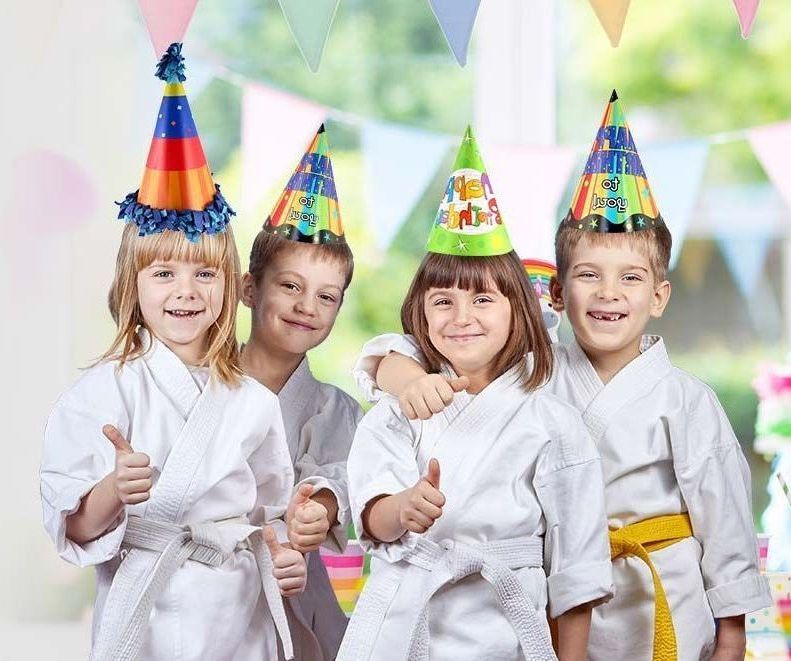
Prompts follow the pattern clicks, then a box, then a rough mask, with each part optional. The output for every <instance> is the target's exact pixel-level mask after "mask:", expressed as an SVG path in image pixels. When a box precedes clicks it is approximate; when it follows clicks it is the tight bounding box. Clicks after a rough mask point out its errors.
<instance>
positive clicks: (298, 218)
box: [264, 124, 346, 243]
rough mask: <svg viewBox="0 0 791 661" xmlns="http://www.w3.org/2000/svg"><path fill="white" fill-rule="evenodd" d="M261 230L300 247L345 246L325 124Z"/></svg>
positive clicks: (320, 128)
mask: <svg viewBox="0 0 791 661" xmlns="http://www.w3.org/2000/svg"><path fill="white" fill-rule="evenodd" d="M264 230H265V231H267V232H269V233H270V234H274V235H276V236H279V237H281V238H284V239H290V240H292V241H300V242H302V243H345V242H346V236H345V235H344V233H343V223H342V222H341V214H340V210H339V208H338V193H337V191H336V190H335V177H334V176H333V174H332V160H331V159H330V147H329V143H328V141H327V132H326V131H325V129H324V124H322V125H321V126H320V127H319V130H318V132H317V133H316V136H315V137H314V138H313V140H312V141H311V143H310V145H309V146H308V149H307V151H306V152H305V154H304V156H303V157H302V159H301V160H300V161H299V165H297V169H296V170H294V174H292V175H291V179H289V180H288V183H287V184H286V187H285V189H283V193H282V194H281V195H280V198H279V199H278V201H277V204H275V208H274V209H273V210H272V213H270V214H269V216H268V217H267V219H266V222H265V223H264Z"/></svg>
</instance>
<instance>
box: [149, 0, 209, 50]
mask: <svg viewBox="0 0 791 661" xmlns="http://www.w3.org/2000/svg"><path fill="white" fill-rule="evenodd" d="M138 4H139V5H140V12H141V13H142V14H143V19H144V20H145V22H146V27H147V28H148V34H149V35H150V37H151V43H152V44H153V45H154V53H155V55H156V56H157V57H158V58H159V57H162V55H163V54H164V52H165V51H166V50H167V49H168V46H170V44H172V43H175V42H182V41H184V34H185V33H186V32H187V26H188V25H189V24H190V21H191V20H192V15H193V14H194V13H195V5H197V4H198V0H138Z"/></svg>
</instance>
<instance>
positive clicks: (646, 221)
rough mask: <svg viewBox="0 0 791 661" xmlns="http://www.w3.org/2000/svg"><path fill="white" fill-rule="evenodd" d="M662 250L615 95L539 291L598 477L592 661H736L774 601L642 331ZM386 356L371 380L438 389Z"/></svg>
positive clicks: (658, 305) (690, 404)
mask: <svg viewBox="0 0 791 661" xmlns="http://www.w3.org/2000/svg"><path fill="white" fill-rule="evenodd" d="M670 241H671V240H670V233H669V232H668V230H667V228H666V226H665V224H664V221H663V220H662V217H661V216H660V215H659V213H658V211H657V210H656V207H655V205H654V202H653V198H652V197H651V194H650V189H649V188H648V182H647V180H646V179H645V175H644V173H643V170H642V165H641V163H640V158H639V155H638V154H637V151H636V149H635V147H634V142H633V141H632V138H631V133H630V132H629V129H628V126H627V125H626V121H625V119H624V116H623V111H622V110H621V107H620V102H619V101H618V97H617V95H616V94H615V92H613V95H612V98H611V100H610V103H609V105H608V107H607V110H606V112H605V116H604V121H603V122H602V127H601V128H600V129H599V133H598V135H597V137H596V140H595V142H594V145H593V150H592V151H591V155H590V157H589V159H588V163H587V166H586V169H585V173H584V175H583V177H582V180H581V182H580V185H579V186H578V188H577V192H576V194H575V196H574V200H573V202H572V207H571V210H570V212H569V214H568V216H567V217H566V219H565V220H564V222H563V223H562V224H561V226H560V228H559V230H558V233H557V237H556V243H555V245H556V257H557V264H558V276H557V279H556V280H555V281H554V282H553V285H552V291H553V298H554V301H553V307H554V308H555V309H558V310H565V312H566V313H567V315H568V318H569V321H570V323H571V326H572V329H573V330H574V341H573V342H572V343H571V345H570V346H568V347H560V346H559V347H557V349H556V352H555V357H556V361H557V362H556V369H555V373H554V376H553V379H552V381H551V383H550V388H551V389H552V391H553V392H555V393H556V394H557V395H559V396H560V397H561V398H563V399H564V400H566V401H568V402H570V403H571V404H573V405H574V406H575V408H577V409H578V410H579V411H580V412H581V413H582V417H583V420H584V421H585V423H586V425H587V427H588V429H589V430H590V432H591V434H592V436H593V440H594V441H595V442H596V444H597V446H598V448H599V451H600V452H601V455H602V462H603V468H604V480H605V497H606V502H607V515H608V524H609V528H610V531H611V532H610V535H611V547H612V554H613V558H614V562H613V571H614V575H615V586H616V593H615V594H616V596H615V598H614V599H612V600H611V601H610V602H609V603H607V604H604V605H601V606H599V607H597V608H595V609H594V612H593V620H592V623H591V638H590V648H589V652H588V653H589V657H590V658H591V659H594V660H597V659H608V660H609V659H629V660H630V661H632V660H635V661H644V660H647V659H651V658H653V659H675V658H679V659H688V660H689V661H692V660H693V659H694V660H698V659H705V658H709V657H711V656H712V655H715V658H717V659H736V658H739V659H741V658H743V656H744V647H745V634H744V614H745V613H749V612H751V611H754V610H757V609H759V608H762V607H764V606H767V605H769V604H770V603H771V598H770V595H769V591H768V586H767V585H766V581H765V580H764V579H763V578H762V577H761V576H760V575H759V573H758V566H757V564H758V559H757V546H756V540H755V533H754V530H753V524H752V510H751V504H750V478H749V470H748V467H747V463H746V461H745V459H744V457H743V455H742V453H741V450H740V447H739V443H738V441H737V440H736V438H735V437H734V435H733V431H732V430H731V427H730V425H729V423H728V420H727V418H726V416H725V413H724V411H723V410H722V407H721V406H720V404H719V402H718V401H717V398H716V396H715V395H714V393H713V392H712V390H711V389H710V388H708V387H707V386H706V385H705V384H703V383H702V382H700V381H698V380H697V379H695V378H694V377H692V376H690V375H689V374H686V373H685V372H682V371H681V370H679V369H677V368H675V367H673V366H672V364H671V363H670V359H669V358H668V355H667V351H666V349H665V345H664V342H663V341H662V339H661V338H659V337H657V336H652V335H643V331H644V330H645V326H646V324H647V323H648V321H649V320H650V318H651V317H659V316H661V315H662V312H663V311H664V308H665V306H666V305H667V302H668V299H669V297H670V283H669V282H667V280H666V279H665V278H666V275H667V267H668V261H669V258H670ZM387 344H388V341H387V340H386V339H382V338H380V339H379V345H378V346H375V347H374V349H375V350H376V351H378V352H379V353H386V351H387V349H388V346H387ZM390 344H391V345H392V340H390ZM404 346H406V347H409V346H410V345H409V344H407V345H404V344H403V341H401V342H400V347H401V348H402V349H404ZM405 351H408V350H406V349H405ZM412 355H417V353H416V351H415V350H414V349H413V350H412ZM389 360H390V367H389V368H388V367H387V365H386V363H387V362H388V361H384V362H383V364H382V369H381V370H380V375H381V376H382V377H383V378H384V379H385V380H386V379H387V378H388V374H387V372H388V371H389V372H390V375H389V378H390V379H391V381H390V382H389V387H390V388H391V389H395V390H396V391H399V390H403V383H404V380H411V385H410V386H409V388H408V389H407V390H409V394H407V395H405V396H404V399H406V400H409V399H418V398H420V399H421V401H423V400H424V399H425V397H427V396H429V395H426V394H425V393H426V392H428V393H429V394H430V393H432V392H433V391H434V390H436V386H435V384H433V383H432V382H431V381H429V380H428V378H427V377H423V380H422V382H421V380H418V381H415V380H414V378H413V376H408V375H405V374H404V373H402V374H401V377H400V379H401V381H400V382H399V381H393V380H392V377H393V370H394V368H395V360H397V358H396V357H393V358H392V359H389ZM405 361H406V365H407V368H408V369H409V370H410V371H411V372H412V373H413V374H414V370H415V369H416V368H417V367H418V366H417V363H414V362H412V361H408V360H406V359H403V358H402V359H401V365H402V368H401V369H403V366H404V364H405ZM374 362H375V361H372V360H371V359H370V358H369V360H368V363H366V364H363V365H362V366H363V367H367V368H369V369H371V368H374ZM421 374H423V372H422V370H421ZM421 393H423V394H421ZM432 404H433V408H434V409H437V408H440V409H441V406H439V405H438V404H437V402H436V401H434V400H433V399H432ZM649 554H650V555H649ZM715 623H716V626H715ZM652 632H653V633H652Z"/></svg>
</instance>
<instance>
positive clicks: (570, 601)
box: [338, 369, 612, 661]
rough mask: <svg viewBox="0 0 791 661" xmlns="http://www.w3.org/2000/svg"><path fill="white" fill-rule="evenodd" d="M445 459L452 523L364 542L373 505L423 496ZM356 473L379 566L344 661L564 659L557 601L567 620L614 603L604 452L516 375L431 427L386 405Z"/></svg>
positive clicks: (376, 416)
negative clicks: (415, 489)
mask: <svg viewBox="0 0 791 661" xmlns="http://www.w3.org/2000/svg"><path fill="white" fill-rule="evenodd" d="M432 457H435V458H436V459H437V460H438V461H439V464H440V473H441V476H440V487H439V488H440V491H442V493H443V494H444V495H445V497H446V504H445V506H444V508H443V514H442V516H441V517H440V518H439V519H438V520H437V521H436V522H435V523H434V525H433V526H432V527H431V528H430V529H429V531H428V532H426V533H425V534H423V535H418V534H415V533H411V532H407V533H405V534H404V535H403V536H402V537H401V538H400V539H398V540H397V541H395V542H393V543H389V544H388V543H379V542H376V541H374V540H372V539H371V538H370V537H368V536H367V535H365V534H364V533H363V529H362V522H361V515H362V511H363V509H364V508H365V507H366V505H367V503H368V502H369V501H370V500H371V499H373V498H375V497H376V496H379V495H382V494H394V493H397V492H400V491H402V490H403V489H406V488H408V487H411V486H413V485H414V484H415V483H416V482H417V481H418V479H419V478H420V476H421V475H425V473H426V471H427V465H428V462H429V460H430V459H431V458H432ZM348 465H349V488H350V489H349V490H350V498H351V505H352V513H353V516H354V521H355V525H356V527H357V531H358V536H359V537H360V541H361V543H362V544H363V546H364V547H365V548H366V549H367V550H369V551H370V552H371V554H372V564H371V576H370V578H369V579H368V582H367V583H366V587H365V589H364V591H363V594H362V595H361V597H360V600H359V602H358V604H357V608H356V610H355V612H354V614H353V616H352V619H351V622H350V624H349V629H348V631H347V634H346V637H345V638H344V641H343V645H342V646H341V651H340V653H339V655H338V658H339V659H341V660H343V661H364V660H366V659H371V660H375V661H391V660H396V659H407V658H409V659H410V660H412V659H428V658H429V655H430V658H431V659H432V661H434V660H435V659H441V660H445V659H500V660H505V659H523V658H527V659H531V660H532V659H538V660H540V659H554V658H555V657H554V653H553V651H552V648H551V644H550V643H549V636H548V627H547V623H546V615H545V612H546V610H545V609H546V607H547V601H548V603H549V610H550V612H551V613H552V615H553V616H557V615H560V614H562V613H564V612H566V611H567V610H569V609H570V608H573V607H575V606H578V605H580V604H583V603H586V602H590V601H595V600H599V599H604V598H608V597H609V596H610V595H611V589H612V575H611V565H610V561H609V546H608V540H607V535H606V529H605V516H604V499H603V489H602V478H601V468H600V460H599V457H598V454H597V452H596V449H595V447H594V445H593V443H592V442H591V440H590V437H589V436H588V434H587V432H586V431H585V428H584V425H583V424H582V421H581V420H580V416H579V414H578V413H577V412H576V411H575V410H574V409H573V408H571V407H570V406H568V405H567V404H564V403H563V402H561V401H560V400H559V399H557V398H556V397H554V396H552V395H551V394H549V393H547V392H536V393H530V394H528V393H526V392H525V391H524V389H523V388H522V387H521V384H520V383H519V382H518V377H517V374H516V369H512V370H510V371H509V372H507V373H506V374H504V375H502V376H501V377H499V378H498V379H496V380H495V381H494V382H492V383H491V384H489V386H487V387H486V388H485V389H484V390H483V391H482V392H481V393H479V394H477V395H475V396H473V395H469V394H468V393H466V392H461V393H457V394H456V395H455V397H454V399H453V402H452V403H451V405H450V406H449V407H448V408H447V409H446V410H445V411H443V412H442V413H439V414H437V415H435V416H433V417H432V418H431V419H430V420H427V421H409V420H407V419H406V418H405V417H404V415H403V414H402V413H401V411H400V409H399V406H398V402H397V400H396V399H395V398H393V397H390V396H387V395H386V396H384V397H383V398H382V400H381V401H380V402H379V403H377V404H376V406H374V408H373V409H372V410H371V411H370V412H369V413H368V414H367V415H366V416H365V417H364V418H363V420H362V422H361V423H360V426H359V427H358V429H357V434H356V435H355V438H354V444H353V446H352V451H351V454H350V455H349V464H348ZM583 503H584V507H583V506H582V504H583ZM547 574H548V575H549V578H547ZM424 615H425V616H424ZM520 643H521V644H520Z"/></svg>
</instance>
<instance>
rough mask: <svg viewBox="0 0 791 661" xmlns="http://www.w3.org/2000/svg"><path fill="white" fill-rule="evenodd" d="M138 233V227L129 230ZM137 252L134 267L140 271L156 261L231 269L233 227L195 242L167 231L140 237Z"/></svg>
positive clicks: (134, 248) (137, 241)
mask: <svg viewBox="0 0 791 661" xmlns="http://www.w3.org/2000/svg"><path fill="white" fill-rule="evenodd" d="M130 228H131V230H132V231H133V232H135V233H136V232H137V228H136V227H135V226H134V225H128V226H127V228H126V230H127V231H129V229H130ZM132 245H133V248H132V249H133V251H134V264H135V268H136V270H137V271H140V270H142V269H144V268H146V267H148V266H150V265H151V264H153V263H154V262H157V261H163V262H171V261H172V262H189V263H192V264H205V265H206V266H209V267H211V268H215V269H221V270H223V271H228V270H229V265H230V264H231V263H232V262H233V257H232V251H231V250H230V247H231V246H232V245H233V234H232V233H231V230H230V228H226V229H225V231H223V232H218V233H217V234H212V235H206V234H202V235H201V236H200V238H199V239H198V240H197V241H195V242H193V241H190V240H189V239H187V237H186V236H185V235H184V233H183V232H177V231H174V230H165V231H164V232H159V233H158V234H151V235H148V236H136V237H135V241H134V243H133V244H132Z"/></svg>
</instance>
